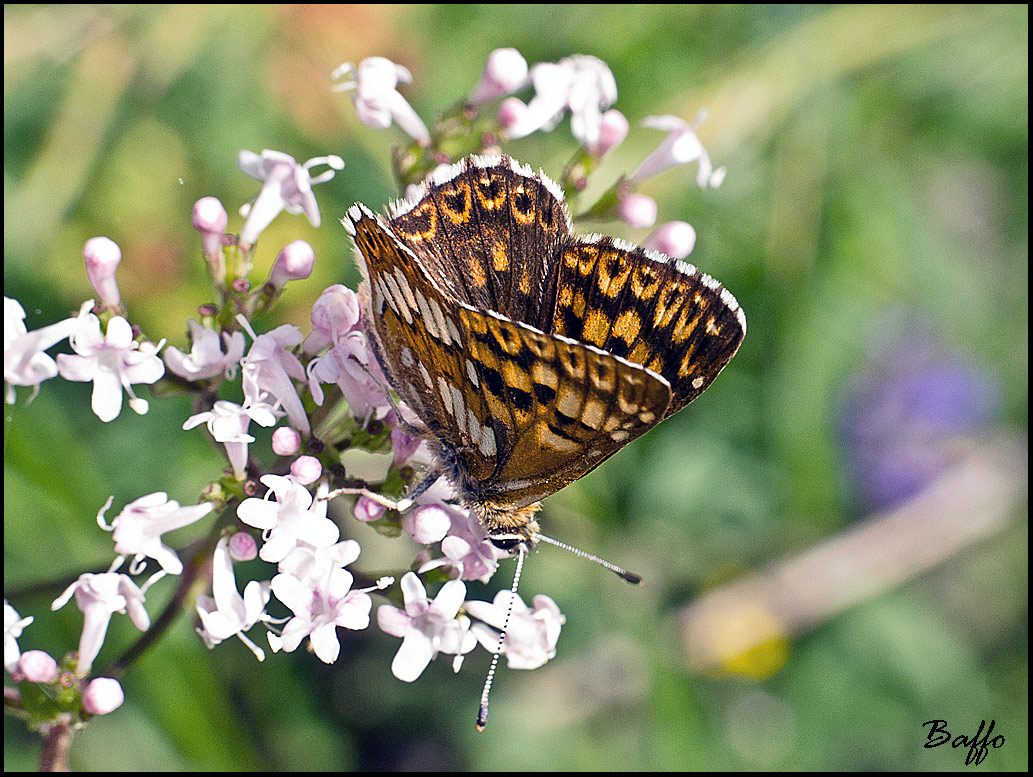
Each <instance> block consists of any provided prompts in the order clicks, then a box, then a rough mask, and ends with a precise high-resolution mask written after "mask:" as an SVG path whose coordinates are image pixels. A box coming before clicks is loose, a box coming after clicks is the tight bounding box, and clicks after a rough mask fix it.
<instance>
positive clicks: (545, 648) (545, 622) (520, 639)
mask: <svg viewBox="0 0 1033 777" xmlns="http://www.w3.org/2000/svg"><path fill="white" fill-rule="evenodd" d="M513 596H515V594H513V593H512V592H511V591H507V590H502V591H499V592H498V593H497V594H495V599H494V601H493V602H492V603H491V604H488V602H467V603H466V605H465V609H466V612H467V614H468V615H469V616H470V617H471V618H476V619H477V621H480V622H474V624H473V625H472V626H471V630H472V631H473V633H474V634H475V635H476V636H477V639H478V640H479V641H480V643H481V645H482V646H483V647H484V648H486V649H487V650H489V651H491V652H493V653H494V652H495V650H496V649H497V648H498V644H499V635H500V634H501V632H502V628H503V626H506V638H505V640H504V641H503V643H502V652H503V653H504V654H505V656H506V660H507V663H508V665H509V667H510V668H511V669H537V668H538V667H539V666H541V665H542V664H544V663H545V662H546V661H548V660H549V659H550V658H553V657H555V655H556V642H557V640H558V639H559V637H560V629H561V627H562V626H563V624H564V623H565V622H566V619H565V618H564V617H563V614H562V613H561V612H560V610H559V607H557V606H556V602H554V601H553V600H552V599H550V598H549V597H548V596H545V595H543V594H539V595H538V596H536V597H534V599H532V600H531V601H532V602H533V603H534V609H531V608H529V607H528V606H527V605H526V604H524V602H523V600H522V599H521V598H520V597H519V596H516V598H515V599H513V610H512V613H511V614H510V616H509V623H508V625H507V624H506V613H507V612H508V611H509V602H510V599H511V597H513Z"/></svg>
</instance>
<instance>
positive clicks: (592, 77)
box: [506, 54, 617, 149]
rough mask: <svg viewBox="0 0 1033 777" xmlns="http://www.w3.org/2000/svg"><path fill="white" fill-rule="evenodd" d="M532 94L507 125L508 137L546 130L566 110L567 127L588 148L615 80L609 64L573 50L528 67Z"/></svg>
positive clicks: (592, 145) (613, 96)
mask: <svg viewBox="0 0 1033 777" xmlns="http://www.w3.org/2000/svg"><path fill="white" fill-rule="evenodd" d="M530 78H531V82H532V83H533V84H534V92H535V94H534V97H532V98H531V101H530V102H529V103H528V104H527V111H526V112H524V114H523V115H522V116H520V118H519V120H518V121H517V122H516V123H515V124H513V125H512V126H510V127H508V128H507V130H506V135H507V136H508V137H509V138H522V137H525V136H526V135H530V134H531V133H532V132H535V131H537V130H543V131H545V132H548V131H550V130H552V129H553V128H554V127H555V126H556V125H557V124H558V123H559V121H560V119H561V118H563V114H564V113H565V112H566V111H567V110H568V109H569V110H570V130H571V132H572V133H573V134H574V137H575V138H577V139H578V141H580V142H581V144H582V145H583V146H584V147H585V148H588V149H594V148H596V147H597V146H598V144H599V135H600V125H601V122H602V109H604V108H608V107H610V106H611V105H613V104H614V103H615V102H616V101H617V82H616V81H615V80H614V78H613V73H612V72H610V68H609V67H608V66H607V65H606V63H605V62H603V61H602V60H601V59H598V58H597V57H592V56H588V55H586V54H575V55H574V56H571V57H566V58H565V59H561V60H560V61H559V62H557V63H555V64H554V63H551V62H541V63H539V64H537V65H535V66H534V67H532V68H531V75H530Z"/></svg>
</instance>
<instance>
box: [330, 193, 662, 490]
mask: <svg viewBox="0 0 1033 777" xmlns="http://www.w3.org/2000/svg"><path fill="white" fill-rule="evenodd" d="M346 222H347V223H348V224H349V225H350V228H351V231H353V234H354V237H355V244H356V246H357V247H358V249H359V252H360V254H361V257H362V262H363V272H364V276H365V277H366V281H367V284H368V286H367V287H366V288H365V289H364V290H363V297H364V300H365V302H364V304H365V306H366V311H364V313H365V315H366V316H367V327H369V328H370V329H371V330H372V331H373V333H374V336H375V339H376V341H377V343H376V344H377V351H378V357H379V358H380V359H381V362H382V366H383V367H384V370H385V373H387V374H388V375H390V376H391V381H392V385H393V387H394V388H395V390H396V391H397V392H398V394H399V396H400V397H401V398H402V399H403V400H404V401H405V402H406V403H408V404H409V405H410V406H412V407H413V409H414V410H416V412H417V414H418V415H419V416H420V418H421V420H423V421H424V423H425V424H426V425H427V428H428V433H429V435H430V437H431V438H432V442H433V443H434V444H435V447H436V449H437V453H438V455H439V458H440V459H441V463H442V466H443V467H444V468H445V470H446V472H447V474H448V475H449V476H450V478H451V479H452V481H453V484H454V485H455V486H456V487H457V488H458V490H459V493H460V496H461V498H462V499H463V500H464V502H466V503H467V504H468V505H471V506H473V505H475V504H480V503H489V502H490V503H492V504H494V505H496V506H506V507H511V508H514V509H516V508H520V507H523V506H526V505H529V504H531V503H533V502H537V501H538V500H540V499H542V498H544V497H546V496H548V495H550V494H552V493H554V492H556V491H558V490H559V489H560V488H562V487H563V486H565V485H566V484H567V483H570V482H572V481H574V480H576V479H577V478H579V477H581V476H582V475H584V474H585V473H586V472H589V471H590V470H592V469H594V468H595V467H596V466H598V465H599V464H600V463H601V462H602V461H604V460H605V459H606V458H608V457H609V456H610V455H612V454H613V453H615V452H616V451H617V450H619V449H620V448H622V447H624V445H626V444H627V443H628V442H629V441H631V440H632V439H634V438H635V437H638V436H639V435H641V434H643V433H644V432H646V431H647V430H648V429H650V428H651V427H652V426H654V425H655V424H656V423H657V422H658V420H659V419H660V418H662V417H663V416H664V413H665V411H666V409H667V406H668V403H669V401H670V387H669V385H668V383H667V381H666V380H664V379H663V378H662V377H660V376H658V375H656V374H653V373H652V372H650V371H648V370H646V369H643V368H642V367H640V366H638V365H634V364H631V363H630V362H627V361H626V360H624V359H621V358H619V357H615V356H613V355H611V354H608V353H605V352H603V351H600V350H599V349H597V348H593V347H591V346H587V345H584V344H582V343H578V342H574V341H572V340H569V339H568V338H565V337H562V336H557V335H549V334H545V333H543V332H540V331H538V330H536V329H533V328H532V327H530V326H527V325H525V324H521V323H518V322H515V321H512V320H510V319H508V318H505V317H503V316H499V315H497V314H495V313H493V312H491V311H484V310H478V309H476V308H473V307H472V306H469V305H465V304H463V303H460V302H457V301H456V300H453V299H452V298H451V297H449V296H448V295H446V294H443V293H442V292H441V291H440V289H438V288H437V285H436V284H435V283H434V282H433V281H432V280H431V279H430V278H429V277H428V276H427V274H426V273H425V272H424V269H423V267H422V264H421V261H420V260H419V259H417V258H416V257H415V256H413V255H412V254H411V253H410V252H409V251H408V250H407V249H405V248H403V247H400V246H399V245H398V244H397V242H396V241H395V239H394V237H393V236H392V234H391V232H390V230H389V228H388V227H387V226H386V225H385V224H384V223H383V222H382V221H381V220H379V219H378V218H377V217H375V216H373V215H372V214H370V213H369V212H368V211H366V210H365V209H364V208H361V207H356V208H353V209H352V210H351V211H349V214H348V218H347V220H346Z"/></svg>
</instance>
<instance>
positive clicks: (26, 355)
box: [4, 297, 93, 405]
mask: <svg viewBox="0 0 1033 777" xmlns="http://www.w3.org/2000/svg"><path fill="white" fill-rule="evenodd" d="M92 307H93V300H89V301H88V302H85V303H83V306H82V310H81V311H80V315H84V314H85V313H86V312H87V311H89V310H90V308H92ZM78 326H79V319H78V318H66V319H65V320H64V321H59V322H57V323H56V324H51V325H50V326H45V327H43V328H42V329H36V330H34V331H32V332H28V331H26V329H25V310H24V308H22V306H21V304H19V302H18V300H15V299H11V298H10V297H4V382H5V383H7V384H8V385H7V394H6V397H5V399H6V401H7V404H9V405H13V404H14V400H15V395H14V387H15V386H32V387H33V392H32V396H33V397H35V396H36V395H37V394H38V393H39V384H40V383H42V382H43V381H45V380H47V379H48V378H53V377H54V376H55V375H57V363H56V362H55V361H54V360H53V359H52V358H50V357H49V356H48V355H47V354H45V353H43V352H44V351H45V350H46V349H47V348H49V347H50V346H52V345H56V344H57V343H59V342H61V341H62V340H65V339H67V338H68V337H70V336H71V334H72V333H73V332H74V331H75V330H76V328H78ZM30 401H31V398H30Z"/></svg>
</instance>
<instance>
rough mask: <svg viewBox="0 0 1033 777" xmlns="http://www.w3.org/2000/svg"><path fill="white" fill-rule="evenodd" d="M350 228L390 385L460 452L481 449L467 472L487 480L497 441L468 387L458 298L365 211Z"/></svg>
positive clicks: (351, 214) (359, 210)
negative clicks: (483, 421) (444, 290)
mask: <svg viewBox="0 0 1033 777" xmlns="http://www.w3.org/2000/svg"><path fill="white" fill-rule="evenodd" d="M345 226H346V227H348V229H349V231H350V232H351V233H352V235H353V237H354V239H355V245H356V248H357V249H358V251H359V258H360V269H361V270H362V272H363V276H364V279H365V280H364V284H363V287H362V288H361V290H360V297H361V298H362V300H363V308H364V309H363V317H364V320H365V324H366V328H367V331H368V332H370V333H371V334H372V335H373V338H374V345H375V349H376V353H377V357H378V359H379V360H380V363H381V366H382V367H383V369H384V373H385V374H386V375H388V376H389V379H390V381H391V385H392V388H394V389H395V391H396V392H397V393H398V396H399V397H400V398H401V399H402V401H404V402H405V403H406V404H407V405H409V406H410V407H411V408H412V409H413V410H414V411H415V412H416V414H417V415H418V416H419V417H420V420H422V421H423V422H424V424H425V425H426V426H427V430H428V432H429V434H430V435H431V436H432V437H433V438H434V439H437V440H441V441H443V442H445V443H447V444H448V445H449V446H450V447H451V448H454V449H456V450H459V451H467V450H469V451H481V453H480V454H478V455H475V456H472V457H470V458H469V459H468V461H467V466H468V469H469V470H470V475H471V477H473V478H476V479H480V478H486V477H490V476H491V473H492V472H493V471H494V469H495V461H494V453H495V442H494V439H493V437H492V435H491V432H490V427H489V431H487V432H486V431H485V430H484V426H483V423H482V420H483V419H485V418H487V415H488V407H487V404H486V402H485V399H484V397H482V396H481V395H480V394H479V393H477V392H470V391H469V390H467V389H466V384H465V382H466V381H467V380H468V378H467V377H466V374H467V366H466V364H467V362H468V360H467V359H466V356H465V352H466V348H467V344H466V341H465V338H464V336H463V331H462V326H463V325H462V323H461V321H460V320H459V318H458V316H457V315H456V309H457V303H456V302H455V300H453V299H451V298H450V297H449V296H447V295H446V294H443V293H442V291H441V290H440V289H439V288H438V287H437V285H436V284H435V283H434V281H432V280H431V279H430V277H428V275H427V273H426V272H425V271H424V269H423V267H422V265H421V263H420V260H419V259H417V258H416V257H415V256H413V255H412V254H411V253H410V252H408V250H407V249H406V248H404V247H403V246H401V244H400V243H399V242H398V241H397V239H395V237H394V236H393V235H392V234H391V232H390V229H389V228H388V227H387V226H386V224H385V223H384V222H383V221H382V220H381V219H380V218H379V217H377V216H374V215H373V214H372V213H370V212H369V211H368V210H366V208H364V207H362V206H360V205H356V206H355V207H353V208H352V209H351V210H349V211H348V215H347V217H346V218H345Z"/></svg>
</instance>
